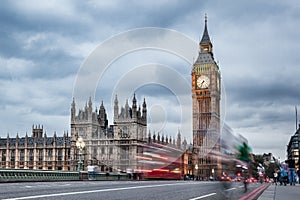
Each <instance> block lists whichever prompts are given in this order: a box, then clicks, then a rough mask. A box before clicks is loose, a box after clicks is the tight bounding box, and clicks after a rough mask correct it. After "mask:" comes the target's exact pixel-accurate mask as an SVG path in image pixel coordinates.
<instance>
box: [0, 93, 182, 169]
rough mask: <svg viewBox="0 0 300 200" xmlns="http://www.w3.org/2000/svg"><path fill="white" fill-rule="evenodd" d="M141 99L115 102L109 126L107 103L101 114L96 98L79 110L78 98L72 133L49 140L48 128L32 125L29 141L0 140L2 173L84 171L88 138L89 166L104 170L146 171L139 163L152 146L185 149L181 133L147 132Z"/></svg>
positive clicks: (101, 108) (86, 163)
mask: <svg viewBox="0 0 300 200" xmlns="http://www.w3.org/2000/svg"><path fill="white" fill-rule="evenodd" d="M137 105H138V104H137V100H136V97H135V95H134V96H133V99H132V103H131V105H129V102H128V101H127V100H126V103H125V105H124V106H122V107H119V100H118V98H117V96H116V97H115V100H114V117H113V120H114V121H113V125H110V126H108V120H107V114H106V110H105V107H104V104H103V102H102V103H101V105H100V107H99V110H98V109H97V108H96V109H95V110H93V104H92V100H91V98H90V99H89V100H88V102H87V104H86V105H85V107H84V108H83V109H79V110H78V112H77V111H76V103H75V99H73V102H72V104H71V117H70V118H71V124H70V126H71V134H70V135H69V134H68V133H63V136H57V134H56V133H54V135H53V136H52V137H49V136H48V135H47V134H46V133H44V130H43V126H40V125H39V126H32V134H31V135H28V134H27V133H26V135H25V137H19V136H18V135H17V136H16V137H15V138H10V136H9V135H8V136H7V137H6V138H0V168H10V169H11V168H13V169H42V170H78V161H79V156H78V154H79V150H78V148H77V146H76V141H77V140H78V138H82V139H83V141H84V143H85V147H84V149H83V159H82V160H83V162H84V164H83V166H84V170H87V166H89V165H97V166H98V167H99V171H115V172H116V171H123V172H126V171H127V172H128V171H130V172H135V171H139V170H142V169H143V168H145V166H143V165H144V164H143V163H141V162H139V161H140V160H139V159H138V158H139V155H142V154H143V151H144V149H145V147H147V145H150V144H151V143H156V144H160V145H165V146H168V147H172V148H176V149H181V148H182V147H183V146H182V143H183V144H184V148H186V141H184V142H181V136H180V132H178V136H177V140H175V138H173V139H172V138H171V137H168V136H164V135H160V134H159V133H158V134H155V133H153V134H151V133H150V132H148V133H147V105H146V100H145V99H144V101H143V103H142V107H140V106H137Z"/></svg>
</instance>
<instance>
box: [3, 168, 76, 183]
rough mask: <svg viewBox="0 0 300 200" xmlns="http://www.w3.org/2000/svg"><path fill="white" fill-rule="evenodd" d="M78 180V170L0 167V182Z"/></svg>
mask: <svg viewBox="0 0 300 200" xmlns="http://www.w3.org/2000/svg"><path fill="white" fill-rule="evenodd" d="M72 180H74V181H76V180H77V181H78V180H80V176H79V172H74V171H46V170H26V169H0V182H22V181H24V182H26V181H72Z"/></svg>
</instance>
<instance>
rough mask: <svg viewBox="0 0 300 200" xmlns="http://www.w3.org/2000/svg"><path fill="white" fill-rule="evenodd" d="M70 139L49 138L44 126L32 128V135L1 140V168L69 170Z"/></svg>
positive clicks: (65, 135)
mask: <svg viewBox="0 0 300 200" xmlns="http://www.w3.org/2000/svg"><path fill="white" fill-rule="evenodd" d="M69 158H70V138H69V137H68V134H67V133H64V134H63V136H62V137H57V136H56V133H54V136H53V137H48V136H47V134H46V133H44V132H43V126H32V135H31V136H28V135H27V133H26V135H25V137H19V136H18V135H17V137H15V138H10V137H9V135H8V136H7V138H0V168H8V169H11V168H12V169H43V170H68V169H70V168H69Z"/></svg>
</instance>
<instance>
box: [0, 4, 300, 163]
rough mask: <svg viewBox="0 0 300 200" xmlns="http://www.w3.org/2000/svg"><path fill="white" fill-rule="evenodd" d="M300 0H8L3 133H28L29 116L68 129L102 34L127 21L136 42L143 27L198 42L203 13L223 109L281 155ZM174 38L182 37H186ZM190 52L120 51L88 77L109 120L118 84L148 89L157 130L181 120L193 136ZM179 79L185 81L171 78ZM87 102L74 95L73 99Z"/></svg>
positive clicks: (0, 52)
mask: <svg viewBox="0 0 300 200" xmlns="http://www.w3.org/2000/svg"><path fill="white" fill-rule="evenodd" d="M299 9H300V3H299V1H297V0H289V1H282V0H273V1H267V0H266V1H258V0H257V1H239V0H235V1H222V0H220V1H213V0H208V1H204V0H199V1H192V0H191V1H167V0H165V1H164V0H163V1H157V2H156V1H113V0H107V1H103V0H102V1H61V0H59V1H43V2H40V1H37V0H24V1H2V2H1V7H0V94H1V95H0V136H1V137H6V135H7V133H9V134H10V136H11V137H15V136H16V134H17V133H18V134H19V135H20V136H24V135H25V133H26V132H28V133H31V126H32V124H43V126H44V129H45V130H46V131H47V134H48V135H53V132H54V131H57V133H58V134H62V133H63V131H69V116H70V104H71V101H72V96H73V95H74V94H73V91H75V90H76V81H77V80H79V79H78V77H79V76H78V74H80V73H81V72H82V71H81V70H82V69H83V68H84V66H85V63H87V60H89V58H90V55H91V54H92V53H93V52H95V50H97V49H101V47H102V46H103V43H105V41H116V38H117V37H118V36H119V35H121V36H122V35H123V34H124V33H125V35H126V36H128V31H129V32H130V30H139V31H138V32H137V33H138V34H137V36H136V37H132V38H129V39H128V40H127V41H126V42H128V41H132V42H133V43H134V42H135V38H138V37H141V36H143V37H144V40H141V41H145V38H151V37H152V35H153V34H152V35H150V36H149V35H147V33H146V32H147V31H148V29H143V28H145V27H157V28H164V29H165V31H166V32H167V33H168V34H170V33H171V34H172V32H173V33H175V34H177V35H180V37H181V36H182V38H184V36H186V38H188V40H190V41H194V42H195V44H197V43H198V42H199V38H201V36H202V33H203V28H204V15H205V13H207V16H208V31H209V35H210V37H211V40H212V42H213V47H214V49H213V51H214V56H215V59H216V61H218V63H219V66H220V70H221V74H222V81H223V82H222V83H223V90H222V95H223V96H222V109H223V113H222V117H223V118H224V119H225V121H226V123H227V124H228V125H229V126H230V127H231V128H232V129H233V131H234V132H235V133H239V134H241V135H243V136H244V137H246V138H247V139H248V141H249V144H250V146H251V147H252V149H253V152H254V153H268V152H272V153H273V154H274V155H275V156H276V157H281V158H284V157H285V155H286V145H287V143H288V141H289V139H290V136H291V135H293V134H294V133H295V126H296V125H295V106H296V105H298V106H299V112H300V103H299V99H300V78H299V74H300V67H299V63H300V56H299V52H300V45H299V44H300V37H299V35H300V28H299V27H300V12H299ZM141 30H146V32H143V31H141ZM158 30H160V29H158ZM170 31H171V32H170ZM130 33H131V32H130ZM134 33H135V32H134ZM148 33H149V31H148ZM168 34H166V35H165V36H169V35H168ZM166 40H167V39H164V41H166ZM172 41H173V44H172V45H174V46H176V45H177V46H184V44H182V43H181V42H182V40H172ZM119 44H120V43H115V44H114V45H113V46H111V51H112V52H115V51H116V50H117V49H118V47H119ZM101 45H102V46H101ZM139 45H141V44H140V43H139ZM172 48H173V47H172ZM174 48H175V47H174ZM171 50H172V49H171ZM171 50H170V51H171ZM186 53H187V54H189V56H188V58H187V60H186V59H184V56H182V55H178V54H174V53H170V52H168V51H163V50H159V49H145V48H144V49H141V50H135V51H133V52H129V53H128V52H127V53H126V54H122V55H120V56H119V57H118V59H115V60H113V61H112V62H111V63H110V64H109V67H108V68H107V69H106V71H105V73H104V74H103V76H101V77H100V78H99V77H98V79H97V83H96V85H93V86H92V87H96V88H93V89H95V91H94V93H93V94H90V96H92V98H93V100H94V104H93V106H94V108H96V106H97V107H98V108H99V106H100V104H101V101H102V100H103V101H104V105H105V107H106V110H107V112H108V115H109V118H110V121H109V124H112V121H111V118H112V110H111V109H112V108H111V101H112V99H113V97H114V95H115V94H118V95H119V94H120V98H119V102H120V104H121V105H124V104H125V101H126V98H128V99H129V101H131V98H132V94H133V93H134V92H135V93H136V95H137V98H138V101H139V102H138V103H139V104H141V103H142V102H141V101H142V99H143V98H146V101H147V104H148V113H149V129H150V130H151V131H161V132H164V134H166V135H169V136H172V137H173V136H174V135H175V134H176V133H177V130H178V128H179V129H181V130H182V132H184V133H183V135H184V137H186V138H187V140H188V141H191V133H187V131H186V130H188V129H186V127H185V126H191V122H190V120H186V118H185V117H184V115H182V111H184V110H190V102H191V99H190V97H191V96H190V95H191V92H190V90H189V89H190V88H188V87H185V86H186V85H188V86H189V87H190V73H191V67H192V66H191V64H190V63H191V62H192V59H193V58H194V57H195V55H197V49H195V48H191V49H190V50H187V51H186ZM100 56H102V57H105V55H104V54H101V55H100ZM176 77H177V78H176ZM126 80H127V81H126ZM133 80H136V81H137V82H134V81H133ZM141 80H144V81H145V82H144V83H143V82H141ZM132 81H133V82H132ZM87 82H89V81H87ZM125 83H126V84H125ZM134 83H137V84H138V85H134ZM150 83H151V84H150ZM174 83H177V86H178V85H179V86H182V87H181V88H176V87H174V88H172V87H173V85H174ZM87 85H88V84H87ZM126 88H127V91H126V92H125V93H124V91H125V90H126ZM187 88H188V89H187ZM126 94H127V97H125V96H126ZM84 98H86V99H88V98H89V97H88V96H87V97H84ZM187 99H188V100H187ZM78 101H79V100H78ZM121 105H120V106H121ZM83 107H84V105H83V104H82V103H79V102H78V105H77V109H79V108H83ZM162 122H163V123H162ZM181 125H182V126H181Z"/></svg>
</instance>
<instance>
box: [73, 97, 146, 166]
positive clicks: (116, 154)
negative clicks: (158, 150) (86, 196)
mask: <svg viewBox="0 0 300 200" xmlns="http://www.w3.org/2000/svg"><path fill="white" fill-rule="evenodd" d="M146 107H147V106H146V101H145V99H144V102H143V104H142V108H141V107H138V106H137V100H136V97H135V95H134V97H133V100H132V104H131V106H129V103H128V101H127V100H126V103H125V106H124V107H119V101H118V98H117V96H116V97H115V101H114V117H113V125H110V126H108V120H107V114H106V110H105V108H104V105H103V102H102V104H101V106H100V109H99V112H98V111H97V108H96V110H95V111H93V109H92V101H91V98H90V99H89V101H88V103H87V104H86V106H85V108H84V109H83V110H79V112H78V114H77V115H76V105H75V100H73V102H72V105H71V160H73V162H72V163H71V170H76V167H77V160H78V158H77V155H78V151H77V147H76V141H77V139H78V138H79V137H82V138H83V141H84V142H85V148H84V150H83V151H84V152H83V155H84V167H85V169H86V167H87V166H88V165H98V166H99V168H100V171H117V170H121V171H136V170H138V168H139V167H142V166H138V163H137V158H136V156H137V154H139V153H142V151H143V148H142V145H143V144H145V143H147V108H146Z"/></svg>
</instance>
